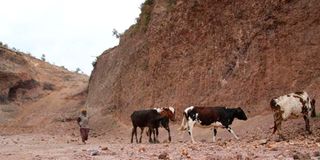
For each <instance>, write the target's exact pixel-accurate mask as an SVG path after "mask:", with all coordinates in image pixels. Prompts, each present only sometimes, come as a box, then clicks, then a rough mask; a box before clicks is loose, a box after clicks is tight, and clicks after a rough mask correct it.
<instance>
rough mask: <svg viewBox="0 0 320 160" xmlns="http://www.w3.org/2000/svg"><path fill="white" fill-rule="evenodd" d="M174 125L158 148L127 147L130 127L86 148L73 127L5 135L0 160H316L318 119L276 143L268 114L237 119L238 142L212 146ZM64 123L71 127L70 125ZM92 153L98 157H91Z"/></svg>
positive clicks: (222, 135) (226, 136) (224, 136)
mask: <svg viewBox="0 0 320 160" xmlns="http://www.w3.org/2000/svg"><path fill="white" fill-rule="evenodd" d="M177 123H178V122H177ZM177 123H176V124H175V123H174V124H171V130H172V137H173V141H172V142H171V143H167V133H166V132H165V130H164V129H160V137H159V139H160V141H161V142H162V143H160V144H149V143H148V141H147V136H146V134H143V143H142V144H136V143H133V144H131V143H129V142H130V130H131V128H130V126H122V127H118V128H115V129H112V130H110V131H109V132H107V133H98V132H95V131H94V130H93V131H91V133H90V139H89V141H88V143H87V144H82V143H80V138H79V134H78V131H77V130H76V129H75V130H73V131H70V132H68V133H66V134H59V135H53V134H32V133H28V134H23V133H19V134H10V133H3V134H1V135H0V146H1V147H0V159H159V158H162V159H208V160H209V159H210V160H213V159H294V158H300V159H320V118H314V119H313V120H312V121H311V123H312V130H313V134H312V135H307V134H306V132H304V121H303V119H294V120H290V121H287V122H285V123H284V125H283V126H284V127H283V130H284V132H285V134H286V138H287V140H285V141H278V140H277V139H278V138H277V136H273V137H272V138H271V139H270V141H268V142H265V139H267V138H268V136H269V135H270V134H271V129H270V127H271V126H272V116H271V115H270V114H267V115H262V116H256V117H254V118H251V119H249V120H248V121H239V120H236V121H235V122H234V124H233V129H234V131H235V132H236V133H237V134H238V136H239V137H241V139H240V140H239V141H237V140H235V139H234V138H233V137H232V135H231V134H230V133H228V132H227V131H225V130H223V129H219V130H218V135H217V142H215V143H212V141H211V139H212V137H211V134H212V133H211V131H210V130H209V129H202V128H196V129H195V131H194V134H195V139H196V141H197V143H196V144H192V143H190V137H189V135H188V134H187V133H186V132H179V131H177V128H178V126H179V125H178V124H177ZM179 123H180V122H179ZM63 124H65V125H71V126H75V124H73V122H67V123H63ZM72 128H76V127H72ZM94 152H96V153H97V155H92V154H93V153H94Z"/></svg>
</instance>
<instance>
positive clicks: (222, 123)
mask: <svg viewBox="0 0 320 160" xmlns="http://www.w3.org/2000/svg"><path fill="white" fill-rule="evenodd" d="M183 115H184V117H183V119H182V124H181V127H180V130H186V129H188V133H189V134H190V136H191V140H192V142H193V143H195V140H194V138H193V134H192V129H193V127H194V126H195V125H199V126H200V127H206V128H212V129H213V139H212V140H213V142H215V140H216V135H217V128H225V129H227V130H228V131H229V132H230V133H232V134H233V136H234V137H235V138H236V139H239V138H238V136H237V135H236V134H235V133H234V131H233V130H232V129H231V127H230V125H231V124H232V122H233V120H234V118H238V119H240V120H247V116H246V114H245V113H244V111H243V110H242V109H241V108H240V107H238V108H227V107H199V106H191V107H188V108H186V109H185V110H184V112H183Z"/></svg>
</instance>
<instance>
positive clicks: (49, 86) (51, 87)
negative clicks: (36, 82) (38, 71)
mask: <svg viewBox="0 0 320 160" xmlns="http://www.w3.org/2000/svg"><path fill="white" fill-rule="evenodd" d="M54 88H55V86H54V84H51V83H49V82H44V83H43V87H42V89H43V90H50V91H53V90H54Z"/></svg>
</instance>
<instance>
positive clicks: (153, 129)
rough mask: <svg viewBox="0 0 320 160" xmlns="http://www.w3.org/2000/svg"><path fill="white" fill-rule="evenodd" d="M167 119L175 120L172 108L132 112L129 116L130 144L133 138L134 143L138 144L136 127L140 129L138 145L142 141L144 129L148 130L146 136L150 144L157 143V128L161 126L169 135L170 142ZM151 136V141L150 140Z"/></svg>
mask: <svg viewBox="0 0 320 160" xmlns="http://www.w3.org/2000/svg"><path fill="white" fill-rule="evenodd" d="M169 119H170V120H172V121H174V120H175V111H174V108H173V107H165V108H154V109H147V110H139V111H134V112H133V113H132V114H131V121H132V125H133V128H132V134H131V143H133V136H134V135H135V137H136V142H137V143H138V139H137V127H139V128H140V129H141V134H140V139H139V143H141V140H142V133H143V130H144V128H145V127H148V128H149V130H148V131H149V132H148V133H147V135H148V136H149V142H150V143H157V142H159V141H158V134H159V132H158V128H159V127H160V125H161V126H163V127H164V128H165V129H166V130H167V131H168V134H169V138H168V139H169V141H171V135H170V128H169ZM152 134H153V140H152V138H151V136H152Z"/></svg>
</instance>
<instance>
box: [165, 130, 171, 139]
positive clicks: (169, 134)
mask: <svg viewBox="0 0 320 160" xmlns="http://www.w3.org/2000/svg"><path fill="white" fill-rule="evenodd" d="M165 129H166V130H167V131H168V135H169V137H168V140H169V142H171V134H170V128H169V127H166V128H165Z"/></svg>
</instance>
